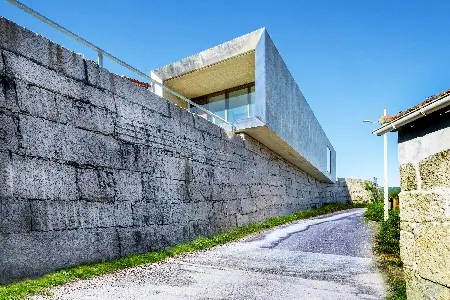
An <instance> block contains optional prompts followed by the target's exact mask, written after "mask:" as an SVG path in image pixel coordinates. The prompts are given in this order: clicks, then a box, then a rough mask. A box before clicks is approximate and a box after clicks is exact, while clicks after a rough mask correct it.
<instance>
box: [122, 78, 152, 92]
mask: <svg viewBox="0 0 450 300" xmlns="http://www.w3.org/2000/svg"><path fill="white" fill-rule="evenodd" d="M122 77H123V78H125V79H128V80H129V81H131V82H132V83H134V84H137V85H139V86H142V87H145V88H147V89H149V88H151V87H152V85H151V84H150V83H148V82H142V81H139V80H137V79H134V78H130V77H127V76H123V75H122Z"/></svg>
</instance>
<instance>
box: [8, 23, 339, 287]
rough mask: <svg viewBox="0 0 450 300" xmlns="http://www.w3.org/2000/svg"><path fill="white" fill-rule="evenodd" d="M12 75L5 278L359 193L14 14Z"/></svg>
mask: <svg viewBox="0 0 450 300" xmlns="http://www.w3.org/2000/svg"><path fill="white" fill-rule="evenodd" d="M0 83H1V84H0V201H1V202H0V266H1V268H0V283H5V282H9V281H11V280H14V279H17V278H23V277H27V276H36V275H40V274H43V273H45V272H48V271H51V270H55V269H58V268H63V267H68V266H72V265H76V264H80V263H87V262H93V261H102V260H109V259H113V258H117V257H120V256H125V255H130V254H133V253H142V252H147V251H151V250H154V249H161V248H164V247H167V246H169V245H172V244H175V243H179V242H182V241H188V240H191V239H194V238H195V237H198V236H202V235H210V234H213V233H217V232H221V231H224V230H226V229H229V228H232V227H235V226H241V225H245V224H248V223H250V222H255V221H261V220H264V219H267V218H269V217H273V216H279V215H283V214H287V213H290V212H294V211H297V210H302V209H307V208H311V207H316V206H320V205H322V204H323V203H326V202H346V201H347V198H345V197H344V196H345V186H344V185H340V184H338V185H335V184H327V183H323V182H321V181H319V180H317V179H315V178H314V177H312V176H310V175H308V174H307V173H305V172H303V171H301V170H299V169H298V168H297V167H296V166H294V165H293V164H291V163H290V162H288V161H286V160H285V159H283V158H282V157H280V155H278V154H276V153H275V152H273V151H272V150H270V149H269V148H267V147H266V146H264V145H263V144H261V143H259V142H258V141H256V140H254V139H253V138H251V137H249V136H247V135H245V134H240V135H234V134H230V133H228V132H226V131H225V130H223V129H222V128H220V127H218V126H217V125H214V124H212V123H210V122H208V121H206V120H204V119H202V118H200V117H198V116H195V115H193V114H191V113H189V112H187V111H186V110H184V109H182V108H180V107H178V106H176V105H174V104H172V103H170V102H168V101H166V100H165V99H163V98H161V97H159V96H157V95H155V94H154V93H152V92H151V91H149V90H147V89H145V88H143V87H140V86H137V85H135V84H133V83H131V82H130V81H129V80H127V79H124V78H122V77H119V76H117V75H114V74H111V73H109V72H108V71H107V70H105V69H103V68H100V67H99V66H98V65H97V64H96V63H94V62H92V61H88V60H85V59H83V58H82V57H80V56H79V55H76V54H75V53H73V52H70V51H68V50H67V49H64V48H62V47H61V46H59V45H56V44H54V43H52V42H51V41H49V40H47V39H45V38H44V37H42V36H39V35H36V34H34V33H32V32H31V31H28V30H26V29H24V28H22V27H20V26H17V25H16V24H14V23H12V22H10V21H8V20H6V19H3V18H0Z"/></svg>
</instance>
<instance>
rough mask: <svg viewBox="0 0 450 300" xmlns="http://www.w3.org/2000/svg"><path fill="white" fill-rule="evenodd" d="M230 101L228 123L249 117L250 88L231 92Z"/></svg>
mask: <svg viewBox="0 0 450 300" xmlns="http://www.w3.org/2000/svg"><path fill="white" fill-rule="evenodd" d="M228 101H229V102H228V122H235V121H237V120H242V119H245V118H248V117H249V105H248V103H249V99H248V88H243V89H240V90H237V91H233V92H230V93H229V99H228Z"/></svg>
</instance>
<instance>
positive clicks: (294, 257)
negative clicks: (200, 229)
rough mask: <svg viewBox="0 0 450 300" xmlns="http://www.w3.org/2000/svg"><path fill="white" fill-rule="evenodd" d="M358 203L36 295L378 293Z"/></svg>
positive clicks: (324, 295)
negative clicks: (160, 261)
mask: <svg viewBox="0 0 450 300" xmlns="http://www.w3.org/2000/svg"><path fill="white" fill-rule="evenodd" d="M362 214H363V210H362V209H355V210H350V211H346V212H342V213H337V214H333V215H331V216H330V215H328V216H326V217H322V218H315V219H310V220H305V221H300V222H297V223H294V224H291V225H288V226H282V227H278V228H276V229H273V230H269V231H267V232H264V233H262V234H258V235H256V236H251V237H247V238H245V239H242V240H240V241H238V242H235V243H231V244H228V245H225V246H221V247H217V248H214V249H211V250H208V251H203V252H198V253H193V254H189V255H184V256H182V257H177V258H174V259H170V260H168V261H166V262H164V263H160V264H151V265H146V266H142V267H138V268H131V269H128V270H124V271H120V272H118V273H114V274H109V275H105V276H101V277H96V278H93V279H90V280H83V281H78V282H74V283H70V284H67V285H64V286H61V287H59V288H56V289H55V290H53V292H54V295H53V296H51V297H43V296H39V297H36V299H109V300H112V299H168V300H171V299H203V300H206V299H265V300H266V299H283V300H285V299H307V300H313V299H314V300H315V299H339V300H341V299H342V300H344V299H382V298H383V296H384V293H385V288H384V284H383V279H382V277H381V275H380V274H379V273H378V272H377V270H376V269H375V267H374V264H373V261H372V250H371V236H372V230H371V228H370V227H369V226H368V225H367V224H365V223H364V221H363V220H362Z"/></svg>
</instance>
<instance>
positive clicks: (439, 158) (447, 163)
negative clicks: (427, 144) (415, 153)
mask: <svg viewBox="0 0 450 300" xmlns="http://www.w3.org/2000/svg"><path fill="white" fill-rule="evenodd" d="M419 170H420V178H421V180H422V189H424V190H431V189H434V188H441V187H445V188H448V187H450V149H449V150H445V151H442V152H439V153H436V154H434V155H431V156H430V157H428V158H426V159H424V160H422V161H421V162H420V163H419Z"/></svg>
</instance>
